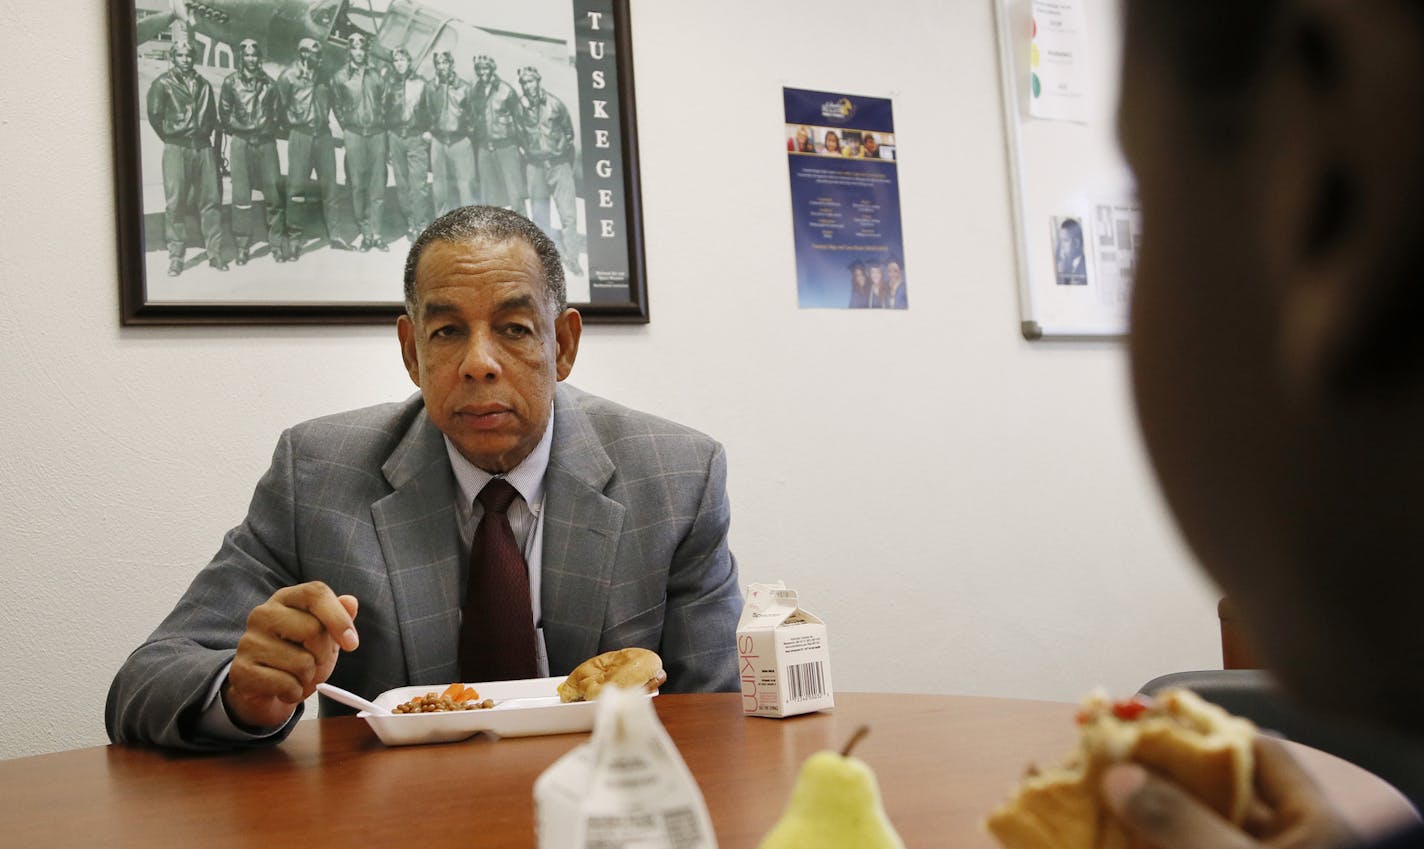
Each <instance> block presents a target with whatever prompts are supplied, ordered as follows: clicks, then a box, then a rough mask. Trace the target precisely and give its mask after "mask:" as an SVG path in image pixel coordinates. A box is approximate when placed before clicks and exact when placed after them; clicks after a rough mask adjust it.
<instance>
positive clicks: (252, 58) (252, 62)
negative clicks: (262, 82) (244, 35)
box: [242, 44, 262, 74]
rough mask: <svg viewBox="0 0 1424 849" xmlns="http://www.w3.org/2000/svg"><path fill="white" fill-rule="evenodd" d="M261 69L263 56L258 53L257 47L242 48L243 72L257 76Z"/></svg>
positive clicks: (251, 45)
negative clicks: (258, 70)
mask: <svg viewBox="0 0 1424 849" xmlns="http://www.w3.org/2000/svg"><path fill="white" fill-rule="evenodd" d="M260 67H262V54H261V53H259V52H258V51H257V46H256V45H254V44H249V45H247V46H246V47H244V48H242V68H243V70H245V71H247V73H249V74H255V73H257V69H258V68H260Z"/></svg>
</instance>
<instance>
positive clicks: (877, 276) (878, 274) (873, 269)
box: [870, 265, 885, 286]
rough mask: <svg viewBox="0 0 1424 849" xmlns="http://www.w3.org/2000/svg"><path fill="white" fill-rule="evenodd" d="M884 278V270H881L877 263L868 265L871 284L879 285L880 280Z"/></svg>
mask: <svg viewBox="0 0 1424 849" xmlns="http://www.w3.org/2000/svg"><path fill="white" fill-rule="evenodd" d="M884 279H885V273H884V271H882V270H881V268H880V266H878V265H872V266H870V282H871V284H872V285H874V286H879V285H880V281H882V280H884Z"/></svg>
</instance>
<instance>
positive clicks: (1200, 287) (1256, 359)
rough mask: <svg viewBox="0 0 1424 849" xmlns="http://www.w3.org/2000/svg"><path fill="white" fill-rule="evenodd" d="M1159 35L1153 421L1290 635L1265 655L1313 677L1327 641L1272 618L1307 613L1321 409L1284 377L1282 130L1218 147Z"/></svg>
mask: <svg viewBox="0 0 1424 849" xmlns="http://www.w3.org/2000/svg"><path fill="white" fill-rule="evenodd" d="M1132 14H1133V12H1132V4H1131V3H1129V15H1132ZM1138 14H1141V13H1140V12H1139V13H1138ZM1130 20H1131V19H1130ZM1149 31H1150V27H1148V26H1147V25H1146V24H1145V23H1144V22H1138V24H1137V25H1136V26H1133V25H1132V24H1131V23H1130V24H1129V26H1128V39H1127V42H1126V45H1125V51H1124V65H1123V74H1122V80H1123V82H1122V94H1121V102H1120V109H1119V117H1118V128H1119V135H1120V139H1121V143H1122V147H1123V152H1124V154H1125V155H1126V157H1127V160H1128V162H1129V164H1130V165H1131V166H1132V169H1133V172H1134V175H1135V177H1136V180H1137V187H1138V198H1139V201H1140V203H1141V207H1142V227H1143V235H1144V238H1143V250H1142V251H1141V253H1140V255H1139V258H1138V264H1137V268H1136V278H1135V282H1134V286H1133V292H1132V308H1131V334H1130V337H1129V354H1130V361H1131V371H1132V384H1133V395H1134V400H1135V403H1136V407H1137V414H1138V420H1139V423H1140V426H1141V430H1142V434H1143V439H1144V442H1145V443H1146V447H1147V452H1148V454H1149V456H1150V458H1151V460H1152V464H1153V467H1154V469H1155V471H1156V473H1157V477H1158V480H1159V482H1160V484H1161V487H1162V491H1163V494H1164V496H1165V497H1166V500H1167V502H1168V504H1169V505H1170V507H1171V509H1172V512H1173V514H1174V515H1175V517H1176V519H1177V522H1178V524H1179V526H1180V528H1181V530H1182V534H1183V536H1184V537H1185V539H1186V541H1187V542H1188V544H1189V545H1190V546H1191V548H1192V550H1193V551H1194V552H1195V554H1196V555H1197V558H1198V560H1200V561H1201V563H1202V565H1203V566H1204V567H1205V568H1206V570H1207V571H1208V572H1209V573H1210V574H1211V575H1212V577H1213V578H1215V579H1216V581H1217V583H1218V584H1219V585H1220V586H1222V587H1223V588H1224V589H1225V590H1226V592H1227V593H1228V594H1229V595H1231V596H1232V597H1233V598H1235V599H1236V600H1237V601H1238V602H1240V603H1241V604H1240V605H1239V606H1240V607H1241V608H1242V610H1243V613H1244V614H1245V616H1246V618H1247V619H1248V620H1251V622H1252V625H1253V626H1259V627H1260V629H1261V633H1262V634H1264V633H1266V632H1267V631H1271V632H1274V633H1275V634H1276V636H1277V637H1279V638H1280V640H1279V641H1278V642H1276V643H1275V645H1266V644H1265V643H1264V642H1262V643H1259V644H1258V645H1257V648H1258V649H1260V650H1261V651H1262V653H1263V654H1264V655H1265V656H1266V657H1267V659H1268V661H1269V662H1270V663H1271V664H1272V665H1273V666H1275V667H1276V668H1277V671H1286V670H1288V669H1290V668H1291V667H1294V668H1295V669H1297V670H1299V669H1302V668H1305V666H1304V665H1303V664H1307V663H1309V662H1310V661H1308V660H1307V659H1306V658H1304V657H1303V656H1298V657H1296V658H1295V660H1294V661H1292V660H1291V658H1290V656H1291V655H1294V654H1298V653H1300V652H1303V651H1306V650H1307V649H1306V646H1307V645H1309V644H1310V642H1311V641H1310V640H1309V639H1308V638H1300V639H1297V636H1298V635H1295V634H1291V635H1290V636H1289V637H1287V634H1286V630H1294V629H1291V628H1286V629H1282V628H1281V627H1275V626H1279V625H1281V624H1283V623H1282V621H1280V620H1278V621H1276V622H1272V621H1270V619H1271V618H1272V617H1278V616H1286V617H1289V616H1290V615H1291V606H1290V605H1288V604H1283V605H1274V601H1279V600H1280V599H1281V595H1280V592H1281V589H1282V587H1287V586H1292V585H1294V584H1295V583H1296V581H1297V580H1298V578H1297V577H1296V576H1295V575H1294V570H1295V568H1296V567H1297V566H1298V565H1299V564H1298V563H1292V561H1293V560H1294V557H1293V556H1292V554H1291V553H1289V552H1287V551H1286V550H1285V549H1286V548H1288V547H1289V545H1290V544H1291V543H1293V542H1299V539H1296V540H1290V536H1291V534H1292V533H1293V531H1291V530H1289V529H1290V528H1291V525H1292V523H1294V522H1295V521H1297V518H1298V516H1299V515H1301V511H1300V510H1299V509H1298V508H1299V507H1300V506H1301V504H1302V501H1301V499H1302V498H1304V499H1306V500H1308V499H1309V498H1310V497H1311V495H1310V490H1311V489H1312V488H1311V487H1310V486H1308V485H1304V484H1302V483H1301V480H1302V479H1301V477H1300V476H1301V475H1302V474H1303V473H1304V472H1303V469H1304V466H1305V465H1308V464H1309V463H1310V462H1312V461H1311V460H1310V459H1309V455H1310V453H1311V452H1309V451H1304V452H1302V451H1301V446H1300V443H1299V439H1300V438H1301V427H1300V425H1301V422H1300V421H1299V420H1297V419H1298V417H1299V416H1302V415H1305V413H1304V411H1302V410H1299V409H1292V407H1291V404H1290V403H1289V402H1288V400H1287V397H1288V396H1287V391H1286V389H1285V388H1284V385H1283V383H1282V374H1281V371H1280V365H1281V362H1282V360H1281V350H1282V349H1281V335H1280V334H1281V305H1280V303H1278V295H1279V294H1280V291H1279V290H1280V288H1281V286H1280V283H1281V282H1282V281H1281V280H1280V278H1279V276H1278V273H1277V271H1275V270H1273V269H1274V268H1275V266H1276V265H1277V264H1273V262H1272V261H1269V258H1268V256H1267V255H1266V254H1267V252H1268V251H1269V250H1270V248H1269V245H1271V244H1273V241H1272V239H1271V238H1269V237H1268V233H1269V232H1270V231H1269V228H1270V227H1271V226H1272V218H1273V216H1271V215H1269V214H1266V213H1265V209H1266V207H1265V206H1264V205H1265V204H1268V203H1270V197H1269V196H1267V194H1266V193H1265V192H1263V190H1262V189H1260V188H1259V187H1258V186H1259V185H1260V184H1261V183H1262V177H1263V174H1262V172H1263V169H1266V167H1267V165H1268V162H1263V161H1261V157H1263V156H1266V155H1267V154H1266V153H1265V152H1264V151H1266V150H1267V148H1268V146H1267V145H1264V144H1261V143H1260V142H1259V141H1257V140H1256V139H1255V138H1254V137H1255V136H1256V134H1257V133H1259V132H1261V130H1260V129H1259V127H1261V126H1265V125H1266V124H1267V123H1269V122H1267V121H1264V120H1261V121H1259V123H1257V124H1256V125H1254V126H1249V125H1244V122H1243V126H1242V127H1241V128H1240V129H1241V131H1242V132H1243V133H1246V134H1247V136H1246V137H1245V138H1242V139H1239V140H1224V139H1223V140H1221V141H1220V143H1208V142H1206V141H1204V140H1203V138H1202V132H1203V126H1202V125H1200V124H1198V123H1197V121H1198V120H1199V116H1200V115H1201V114H1202V113H1201V110H1200V109H1199V107H1200V106H1201V103H1200V102H1199V98H1200V97H1201V95H1199V94H1196V93H1194V92H1193V91H1191V90H1189V89H1188V88H1187V87H1186V86H1185V85H1184V84H1183V83H1181V82H1180V81H1179V80H1178V79H1177V75H1176V73H1175V72H1174V71H1173V70H1172V69H1171V68H1170V67H1169V66H1168V65H1167V64H1166V63H1167V62H1168V61H1169V60H1168V59H1167V58H1166V53H1167V51H1163V50H1160V49H1158V45H1156V44H1154V43H1152V36H1151V35H1150V34H1149ZM1264 106H1265V104H1264V102H1262V103H1261V104H1259V105H1258V104H1257V103H1256V102H1255V101H1253V103H1252V108H1253V110H1254V109H1256V108H1264ZM1271 155H1272V156H1274V155H1275V154H1271ZM1064 241H1065V242H1068V241H1069V240H1068V239H1066V238H1065V239H1064ZM1293 517H1295V518H1293ZM1283 543H1284V544H1283ZM1266 599H1269V600H1272V601H1271V602H1267V603H1265V605H1264V606H1259V605H1262V600H1266ZM1285 621H1289V620H1288V618H1287V620H1285ZM1329 630H1330V629H1328V628H1326V629H1321V630H1320V631H1319V633H1320V634H1322V635H1326V634H1329Z"/></svg>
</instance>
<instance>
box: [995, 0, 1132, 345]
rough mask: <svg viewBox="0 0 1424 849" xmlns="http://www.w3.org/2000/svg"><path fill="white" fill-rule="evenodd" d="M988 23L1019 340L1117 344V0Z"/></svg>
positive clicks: (1123, 184)
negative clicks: (999, 102)
mask: <svg viewBox="0 0 1424 849" xmlns="http://www.w3.org/2000/svg"><path fill="white" fill-rule="evenodd" d="M995 14H996V23H997V28H998V35H999V59H1000V66H1001V67H1000V88H1001V89H1002V92H1003V98H1004V117H1005V121H1004V123H1005V129H1006V134H1007V139H1008V145H1009V151H1008V153H1009V170H1010V172H1011V181H1012V191H1011V195H1012V201H1013V202H1012V207H1013V213H1014V233H1015V239H1014V242H1015V250H1016V253H1017V260H1018V287H1019V312H1020V330H1021V331H1022V333H1023V335H1024V337H1025V338H1027V339H1046V338H1055V337H1057V338H1065V337H1066V338H1072V337H1083V338H1103V337H1120V336H1122V335H1124V334H1125V333H1126V332H1127V305H1128V297H1129V295H1130V291H1131V281H1132V271H1133V268H1134V267H1135V264H1136V256H1137V251H1138V249H1139V248H1140V246H1141V214H1140V210H1139V208H1138V206H1137V200H1136V192H1135V189H1134V184H1133V180H1132V175H1131V172H1130V171H1129V169H1128V167H1127V164H1126V162H1125V161H1124V160H1123V158H1122V153H1121V151H1120V150H1119V148H1118V143H1117V133H1116V113H1117V96H1118V76H1119V72H1118V63H1119V59H1120V56H1121V23H1120V18H1119V13H1118V0H995ZM1035 86H1037V88H1035ZM1036 112H1037V113H1038V114H1037V115H1036V114H1035V113H1036ZM1045 113H1047V114H1058V115H1063V116H1067V117H1068V120H1050V119H1047V118H1044V117H1039V116H1040V115H1043V114H1045ZM1075 234H1077V235H1080V236H1081V241H1080V242H1078V243H1077V244H1076V245H1075V243H1074V241H1073V239H1074V236H1075Z"/></svg>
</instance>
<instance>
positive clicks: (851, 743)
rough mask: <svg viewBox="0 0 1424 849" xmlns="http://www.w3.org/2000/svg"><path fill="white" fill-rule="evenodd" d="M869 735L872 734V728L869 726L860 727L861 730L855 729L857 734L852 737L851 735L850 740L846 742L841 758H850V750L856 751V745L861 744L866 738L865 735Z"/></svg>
mask: <svg viewBox="0 0 1424 849" xmlns="http://www.w3.org/2000/svg"><path fill="white" fill-rule="evenodd" d="M869 733H870V726H869V725H862V726H860V727H859V728H857V729H855V733H854V734H852V735H850V739H849V740H847V741H846V744H845V748H843V749H841V757H843V758H848V757H850V750H851V749H854V748H855V744H856V743H859V742H860V741H861V740H862V739H864V738H865V735H867V734H869Z"/></svg>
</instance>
